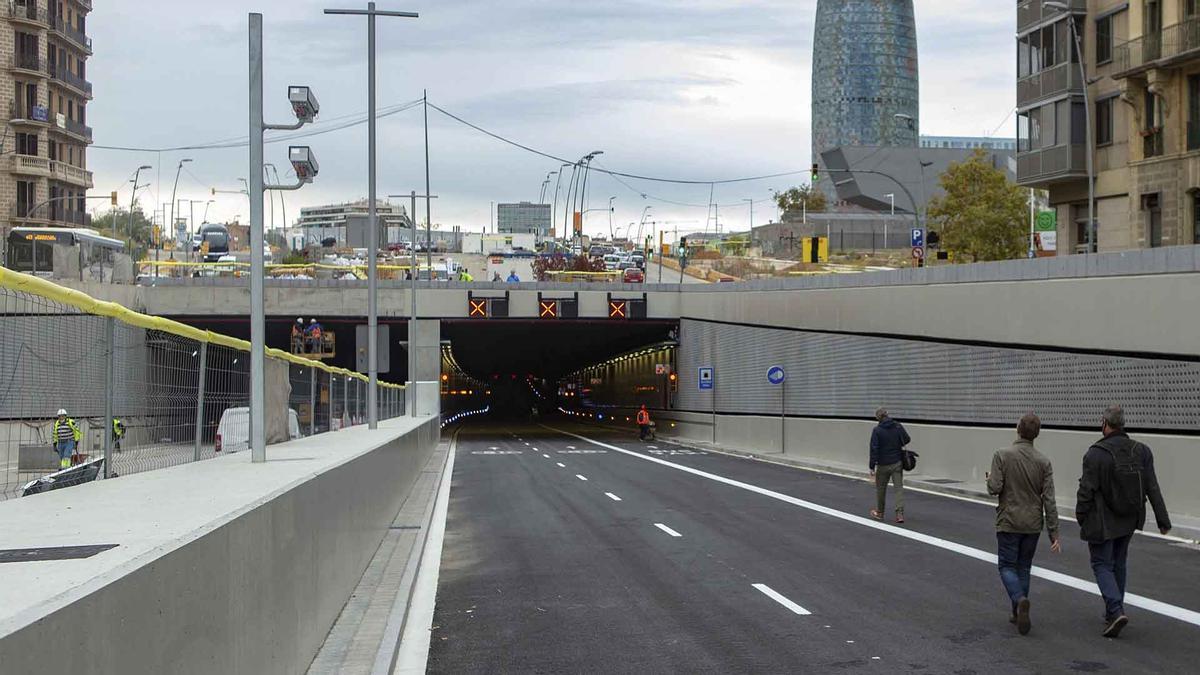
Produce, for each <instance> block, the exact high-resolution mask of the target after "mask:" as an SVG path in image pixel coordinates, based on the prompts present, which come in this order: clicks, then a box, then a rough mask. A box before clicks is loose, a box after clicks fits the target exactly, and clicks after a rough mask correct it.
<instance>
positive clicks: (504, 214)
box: [496, 202, 550, 237]
mask: <svg viewBox="0 0 1200 675" xmlns="http://www.w3.org/2000/svg"><path fill="white" fill-rule="evenodd" d="M496 231H497V232H500V233H502V234H535V235H537V236H539V237H548V236H550V205H549V204H534V203H532V202H519V203H516V204H497V205H496Z"/></svg>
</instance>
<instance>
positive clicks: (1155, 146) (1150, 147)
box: [1142, 89, 1163, 157]
mask: <svg viewBox="0 0 1200 675" xmlns="http://www.w3.org/2000/svg"><path fill="white" fill-rule="evenodd" d="M1142 100H1143V112H1142V118H1143V119H1142V155H1143V156H1144V157H1158V156H1159V155H1161V154H1163V134H1162V126H1161V124H1160V123H1159V120H1158V116H1159V112H1160V111H1159V106H1158V99H1157V98H1156V97H1155V96H1154V94H1153V93H1152V92H1151V91H1150V90H1149V89H1147V90H1146V93H1145V95H1144V96H1143V99H1142Z"/></svg>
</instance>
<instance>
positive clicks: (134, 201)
mask: <svg viewBox="0 0 1200 675" xmlns="http://www.w3.org/2000/svg"><path fill="white" fill-rule="evenodd" d="M151 168H152V167H151V166H150V165H149V164H143V165H141V166H139V167H138V168H137V171H134V172H133V193H132V194H130V195H129V255H130V256H131V257H132V256H133V207H134V206H136V205H137V191H138V178H139V177H140V176H141V175H142V172H143V171H149V170H150V169H151ZM152 234H153V233H152ZM155 272H156V273H157V270H155Z"/></svg>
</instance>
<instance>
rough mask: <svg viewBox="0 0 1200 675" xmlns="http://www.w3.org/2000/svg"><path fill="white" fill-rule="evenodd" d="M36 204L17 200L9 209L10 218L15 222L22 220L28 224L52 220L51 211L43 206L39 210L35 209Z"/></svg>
mask: <svg viewBox="0 0 1200 675" xmlns="http://www.w3.org/2000/svg"><path fill="white" fill-rule="evenodd" d="M34 206H35V205H34V204H25V203H22V202H17V203H15V204H13V205H12V208H10V209H9V210H8V219H9V220H10V221H13V222H17V221H20V222H22V223H26V224H46V223H49V222H50V212H49V211H47V210H46V207H45V206H42V207H41V208H39V209H38V210H37V211H34V210H33V208H34Z"/></svg>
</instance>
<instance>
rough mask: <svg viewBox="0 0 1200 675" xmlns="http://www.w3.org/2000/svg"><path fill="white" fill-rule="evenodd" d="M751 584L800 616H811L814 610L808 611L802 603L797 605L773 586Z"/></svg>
mask: <svg viewBox="0 0 1200 675" xmlns="http://www.w3.org/2000/svg"><path fill="white" fill-rule="evenodd" d="M750 585H751V586H753V587H755V588H757V589H758V590H760V591H762V594H763V595H765V596H767V597H768V598H770V599H772V600H774V601H775V602H778V603H779V604H781V605H783V606H784V607H787V608H788V609H790V610H792V611H793V612H795V613H797V614H799V615H800V616H809V615H811V614H812V612H810V611H808V610H807V609H804V608H803V607H801V606H800V605H797V604H796V603H794V602H792V601H791V600H788V599H787V598H785V597H783V596H782V595H780V594H779V593H777V592H775V589H773V588H771V587H770V586H768V585H766V584H750Z"/></svg>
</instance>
